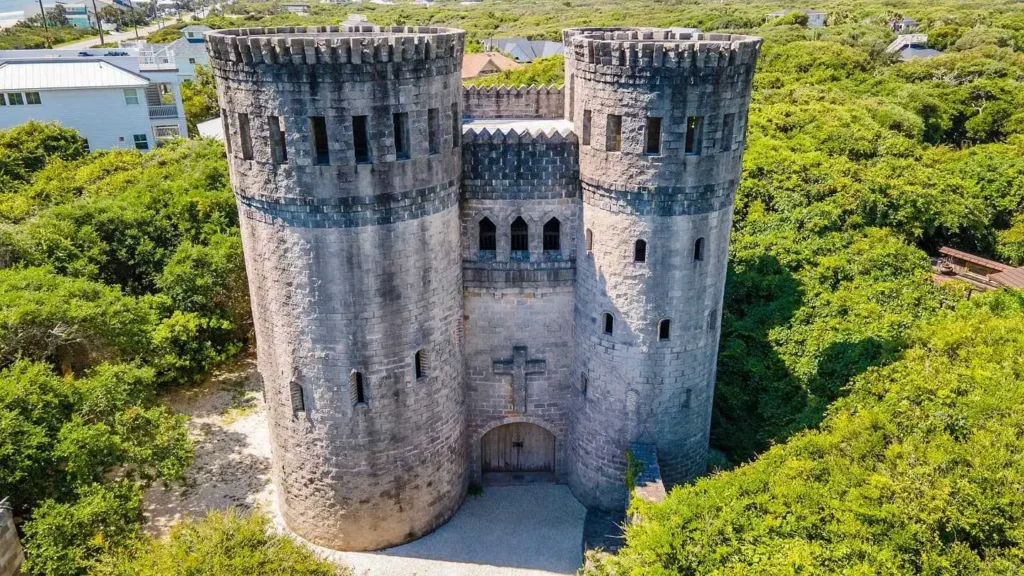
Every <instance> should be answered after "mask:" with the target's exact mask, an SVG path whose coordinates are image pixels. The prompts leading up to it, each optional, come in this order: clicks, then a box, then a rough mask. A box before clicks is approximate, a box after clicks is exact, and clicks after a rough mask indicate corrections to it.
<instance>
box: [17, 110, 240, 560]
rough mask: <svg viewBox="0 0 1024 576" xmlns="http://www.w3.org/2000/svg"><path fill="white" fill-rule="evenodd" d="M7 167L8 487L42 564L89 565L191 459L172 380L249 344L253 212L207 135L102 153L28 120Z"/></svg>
mask: <svg viewBox="0 0 1024 576" xmlns="http://www.w3.org/2000/svg"><path fill="white" fill-rule="evenodd" d="M0 178H2V188H0V266H2V267H0V470H3V471H4V473H3V474H0V493H2V494H4V495H6V496H10V497H11V501H12V504H13V505H14V507H15V510H16V511H17V513H18V514H19V515H25V516H26V517H27V518H29V521H28V522H27V523H26V524H25V534H26V545H27V547H28V552H29V565H28V567H29V570H30V571H31V572H32V573H34V574H54V575H57V574H59V575H67V574H83V573H86V572H87V571H88V570H89V569H90V567H91V566H93V564H94V563H95V562H96V561H97V560H98V559H99V558H100V557H101V556H102V555H104V554H107V553H111V552H113V551H116V550H117V549H119V548H120V547H123V546H127V545H128V544H129V543H131V542H133V541H134V540H135V538H136V537H137V534H138V526H139V524H140V523H141V520H142V515H141V491H142V489H143V488H145V487H146V486H148V485H149V484H151V483H152V482H154V481H163V482H170V481H175V480H178V479H180V478H182V477H183V474H184V471H185V469H186V468H187V466H188V464H189V463H190V462H191V458H192V448H191V443H190V441H189V439H188V436H187V434H186V431H185V427H184V420H183V418H181V417H178V416H175V415H173V414H171V413H170V412H169V411H168V410H167V409H166V408H164V407H162V406H161V405H160V404H159V403H158V401H157V398H156V394H157V391H158V389H159V388H161V387H167V386H172V385H180V384H187V383H190V382H194V381H196V380H197V379H199V378H201V377H203V376H204V375H205V374H207V373H208V372H209V371H210V370H211V369H212V368H213V367H214V366H216V365H217V364H219V363H221V362H223V361H224V360H225V359H227V358H231V357H233V356H234V355H235V354H237V352H238V351H239V350H240V349H241V348H242V347H243V346H244V344H245V343H246V341H247V338H248V334H249V323H250V319H249V314H250V313H249V302H248V290H247V288H246V282H245V269H244V263H243V260H242V258H241V241H240V238H239V236H238V230H237V215H236V212H235V207H234V202H233V199H232V197H231V194H230V191H229V190H228V186H227V169H226V166H225V163H224V159H223V149H222V148H221V147H220V145H219V144H217V143H215V142H209V141H192V142H190V141H184V140H182V141H178V142H174V143H171V144H168V145H166V146H163V147H161V148H160V149H159V150H157V151H155V152H153V153H150V154H142V153H140V152H138V151H135V150H118V151H109V152H96V153H93V154H90V155H86V153H85V142H84V140H82V139H81V138H79V137H78V136H77V135H76V134H75V133H74V132H72V131H69V130H65V129H62V128H59V127H56V126H53V125H46V124H35V123H30V124H26V125H24V126H21V127H18V128H14V129H12V130H9V131H6V132H3V133H0Z"/></svg>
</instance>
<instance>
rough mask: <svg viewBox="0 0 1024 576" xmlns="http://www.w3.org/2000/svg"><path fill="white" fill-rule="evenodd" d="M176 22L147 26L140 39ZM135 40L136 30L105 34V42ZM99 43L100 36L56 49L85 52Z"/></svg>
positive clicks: (141, 30)
mask: <svg viewBox="0 0 1024 576" xmlns="http://www.w3.org/2000/svg"><path fill="white" fill-rule="evenodd" d="M187 19H188V18H187V17H186V20H187ZM175 22H176V20H165V21H163V22H161V23H159V24H153V25H151V26H146V27H144V28H139V38H145V37H146V35H147V34H151V33H153V32H156V31H157V30H159V29H160V28H163V27H164V26H168V25H170V24H174V23H175ZM134 39H135V28H128V29H127V30H125V31H124V32H104V33H103V41H104V42H117V41H118V40H134ZM99 43H100V37H99V36H93V37H91V38H87V39H85V40H79V41H77V42H68V43H67V44H60V45H58V46H55V48H61V49H65V50H85V49H87V48H91V47H93V46H96V45H97V44H99Z"/></svg>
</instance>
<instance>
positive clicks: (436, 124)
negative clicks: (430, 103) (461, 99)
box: [427, 108, 441, 154]
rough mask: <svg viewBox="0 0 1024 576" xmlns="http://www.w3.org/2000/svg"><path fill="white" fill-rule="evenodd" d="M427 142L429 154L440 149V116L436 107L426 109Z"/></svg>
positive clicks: (435, 152)
mask: <svg viewBox="0 0 1024 576" xmlns="http://www.w3.org/2000/svg"><path fill="white" fill-rule="evenodd" d="M427 143H428V145H429V146H430V153H431V154H437V153H438V152H440V151H441V118H440V117H439V115H438V113H437V108H430V109H429V110H427Z"/></svg>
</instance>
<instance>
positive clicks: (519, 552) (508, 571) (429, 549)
mask: <svg viewBox="0 0 1024 576" xmlns="http://www.w3.org/2000/svg"><path fill="white" fill-rule="evenodd" d="M254 369H255V360H254V359H251V358H248V359H244V360H241V361H239V362H236V363H235V364H233V365H232V366H230V367H228V369H226V370H224V371H223V373H221V374H219V375H218V376H216V377H215V378H213V379H211V380H210V381H209V382H206V383H205V384H204V385H202V386H200V387H196V388H192V389H189V390H183V391H179V392H176V393H174V394H170V395H168V396H167V397H165V400H166V402H167V403H168V404H169V405H170V406H171V407H172V408H174V409H175V410H177V411H178V412H180V413H182V414H186V415H188V416H189V417H190V418H191V420H190V422H189V430H190V432H191V433H192V435H193V437H194V438H195V441H196V457H195V462H194V463H193V465H192V467H191V468H190V469H189V471H188V477H187V479H186V481H185V483H184V485H182V486H173V487H172V488H171V489H169V490H165V489H164V488H162V487H160V486H155V487H153V488H151V489H150V490H149V491H148V492H147V493H146V516H147V520H148V521H147V523H146V526H145V529H146V531H147V532H149V533H150V534H154V535H158V536H159V535H163V534H166V532H167V530H168V529H169V528H170V527H171V526H172V525H173V524H174V523H175V522H177V521H178V520H180V519H181V518H183V517H185V516H201V515H202V514H203V513H204V512H206V511H207V510H211V509H225V508H229V507H232V506H234V507H236V508H239V509H243V510H246V509H252V508H260V509H262V510H264V511H265V512H267V513H268V514H269V515H270V516H271V518H272V519H273V522H274V524H275V526H277V527H278V528H280V529H282V530H286V529H285V528H284V524H283V522H282V521H281V518H280V515H279V514H278V512H277V506H276V493H275V489H274V486H273V484H272V483H271V482H270V438H269V434H268V431H267V419H266V414H265V412H264V407H263V399H262V393H261V391H260V389H259V388H258V386H257V384H256V383H255V382H256V381H255V380H254V379H253V378H252V373H253V370H254ZM585 517H586V508H584V506H583V505H582V504H580V503H579V502H577V501H576V499H575V498H573V496H572V494H571V493H570V492H569V489H568V488H567V487H565V486H560V485H554V484H538V485H529V486H502V487H487V488H485V489H484V493H483V495H481V496H476V497H467V498H466V502H465V504H463V506H462V508H461V509H460V510H459V511H458V512H457V513H456V514H455V516H454V517H453V518H452V519H451V520H450V521H449V522H448V523H446V524H445V525H444V526H441V527H440V528H438V529H437V530H435V531H434V532H433V533H431V534H429V535H427V536H425V537H423V538H421V539H419V540H416V541H415V542H410V543H408V544H405V545H403V546H398V547H395V548H390V549H387V550H382V551H379V552H370V553H363V552H337V551H333V550H328V549H326V548H321V547H318V546H315V545H312V544H309V546H310V547H311V548H312V549H313V550H315V551H316V552H317V553H319V554H320V555H322V556H324V557H326V558H329V559H331V560H334V561H336V562H338V563H339V564H342V565H345V566H349V567H351V568H352V569H353V571H354V573H355V575H356V576H367V575H369V576H478V575H480V576H549V575H559V574H574V573H575V572H576V569H577V568H578V567H579V566H580V563H581V562H582V540H583V525H584V519H585ZM300 540H301V539H300ZM307 544H308V543H307Z"/></svg>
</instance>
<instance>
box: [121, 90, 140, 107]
mask: <svg viewBox="0 0 1024 576" xmlns="http://www.w3.org/2000/svg"><path fill="white" fill-rule="evenodd" d="M124 105H125V106H138V105H139V91H138V90H136V89H135V88H125V89H124Z"/></svg>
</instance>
